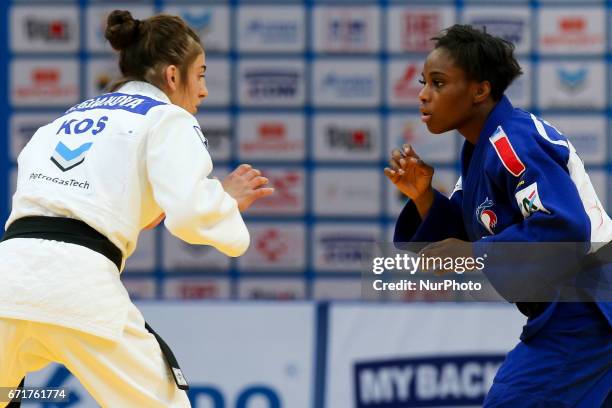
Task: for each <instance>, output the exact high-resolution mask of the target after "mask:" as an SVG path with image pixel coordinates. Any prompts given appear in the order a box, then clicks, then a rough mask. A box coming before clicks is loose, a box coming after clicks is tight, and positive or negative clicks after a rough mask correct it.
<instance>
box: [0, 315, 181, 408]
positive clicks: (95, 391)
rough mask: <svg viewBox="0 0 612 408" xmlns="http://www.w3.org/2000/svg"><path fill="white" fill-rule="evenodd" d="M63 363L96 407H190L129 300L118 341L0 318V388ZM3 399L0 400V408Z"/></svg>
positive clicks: (52, 326)
mask: <svg viewBox="0 0 612 408" xmlns="http://www.w3.org/2000/svg"><path fill="white" fill-rule="evenodd" d="M50 362H58V363H61V364H63V365H64V366H65V367H66V368H67V369H68V370H69V371H70V372H71V373H72V374H73V375H74V376H75V377H77V378H78V379H79V381H80V382H81V384H82V385H83V386H84V387H85V388H86V389H87V391H88V392H89V393H90V394H91V395H92V396H93V398H94V399H95V400H96V401H97V402H98V403H99V404H100V405H101V406H102V407H111V408H114V407H126V408H129V407H147V408H154V407H160V408H162V407H163V408H173V407H190V406H191V405H190V403H189V399H188V398H187V394H186V393H185V391H183V390H180V389H179V388H178V387H177V385H176V383H175V382H174V378H173V377H172V374H171V372H170V368H169V366H168V364H167V362H166V360H165V358H164V356H163V354H162V352H161V349H160V346H159V344H158V342H157V340H156V339H155V337H154V336H153V335H152V334H151V333H149V332H148V331H147V330H146V329H145V322H144V319H143V317H142V314H141V313H140V312H139V311H138V309H137V308H136V306H134V305H133V304H132V305H131V307H130V310H129V313H128V320H127V324H126V325H125V328H124V330H123V333H122V336H121V337H120V339H119V340H118V341H116V342H115V341H110V340H107V339H103V338H101V337H97V336H94V335H91V334H87V333H85V332H81V331H78V330H73V329H68V328H65V327H62V326H56V325H51V324H45V323H38V322H31V321H27V320H16V319H5V318H0V387H14V386H17V385H18V384H19V382H20V381H21V378H23V376H25V375H26V374H27V372H28V371H35V370H39V369H41V368H43V367H44V366H45V365H46V364H48V363H50ZM6 404H7V403H5V402H4V403H3V402H0V408H2V407H4V406H6Z"/></svg>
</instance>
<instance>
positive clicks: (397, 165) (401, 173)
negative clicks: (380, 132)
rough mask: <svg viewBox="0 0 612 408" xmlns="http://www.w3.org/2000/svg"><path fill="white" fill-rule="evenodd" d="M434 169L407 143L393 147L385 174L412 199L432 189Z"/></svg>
mask: <svg viewBox="0 0 612 408" xmlns="http://www.w3.org/2000/svg"><path fill="white" fill-rule="evenodd" d="M433 174H434V169H433V167H431V166H430V165H428V164H427V163H425V162H424V161H423V160H421V158H420V157H419V155H418V154H417V153H416V152H415V151H414V149H413V148H412V146H410V145H409V144H405V145H403V146H402V148H401V150H400V149H393V151H392V152H391V159H390V160H389V167H386V168H385V175H386V176H387V178H388V179H389V180H391V182H392V183H393V184H395V186H396V187H397V188H398V189H399V190H400V191H401V192H402V193H404V194H405V195H406V196H408V197H409V198H410V199H412V200H416V199H418V198H419V197H421V196H422V195H423V194H425V193H427V192H428V191H431V189H432V188H431V180H432V178H433Z"/></svg>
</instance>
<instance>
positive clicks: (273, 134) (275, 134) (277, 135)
mask: <svg viewBox="0 0 612 408" xmlns="http://www.w3.org/2000/svg"><path fill="white" fill-rule="evenodd" d="M257 130H258V134H259V137H260V138H262V139H265V140H279V139H284V138H285V137H286V136H287V129H286V128H285V124H284V123H281V122H270V123H265V122H264V123H262V124H261V125H260V126H259V128H258V129H257Z"/></svg>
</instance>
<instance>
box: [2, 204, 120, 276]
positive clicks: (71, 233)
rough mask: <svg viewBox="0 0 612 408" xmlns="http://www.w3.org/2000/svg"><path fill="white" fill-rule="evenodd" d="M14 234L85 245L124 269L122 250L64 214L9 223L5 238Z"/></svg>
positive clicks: (21, 236) (12, 236) (18, 236)
mask: <svg viewBox="0 0 612 408" xmlns="http://www.w3.org/2000/svg"><path fill="white" fill-rule="evenodd" d="M11 238H41V239H50V240H54V241H62V242H68V243H70V244H76V245H81V246H84V247H86V248H89V249H91V250H92V251H95V252H97V253H99V254H101V255H104V256H105V257H106V258H108V259H110V261H111V262H112V263H114V264H115V265H116V266H117V269H121V261H122V260H123V254H122V253H121V250H120V249H119V248H117V247H116V246H115V244H113V243H112V242H111V241H110V240H109V239H108V238H106V237H105V236H104V235H103V234H101V233H99V232H98V231H96V230H95V229H93V228H92V227H90V226H89V225H87V224H85V223H84V222H83V221H79V220H75V219H72V218H61V217H41V216H33V217H23V218H19V219H17V220H15V221H13V222H12V223H11V225H9V227H8V228H7V230H6V232H5V233H4V236H3V237H2V241H6V240H7V239H11Z"/></svg>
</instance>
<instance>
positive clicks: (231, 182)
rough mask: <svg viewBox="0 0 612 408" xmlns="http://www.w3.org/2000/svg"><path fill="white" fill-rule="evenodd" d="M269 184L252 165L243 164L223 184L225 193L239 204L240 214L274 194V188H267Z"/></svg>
mask: <svg viewBox="0 0 612 408" xmlns="http://www.w3.org/2000/svg"><path fill="white" fill-rule="evenodd" d="M267 183H268V179H267V178H265V177H262V175H261V171H259V170H257V169H254V168H252V167H251V165H250V164H241V165H240V166H238V167H237V168H236V170H234V171H232V172H231V173H230V174H228V175H227V176H226V177H225V178H224V179H223V181H222V182H221V184H223V189H224V190H225V192H226V193H228V194H229V195H230V196H232V197H233V198H234V199H235V200H236V202H237V203H238V209H239V210H240V212H242V211H244V210H246V209H247V208H249V207H250V206H251V204H253V203H254V202H255V201H257V200H259V199H260V198H264V197H267V196H269V195H271V194H272V193H273V192H274V188H272V187H265V185H266V184H267Z"/></svg>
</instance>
